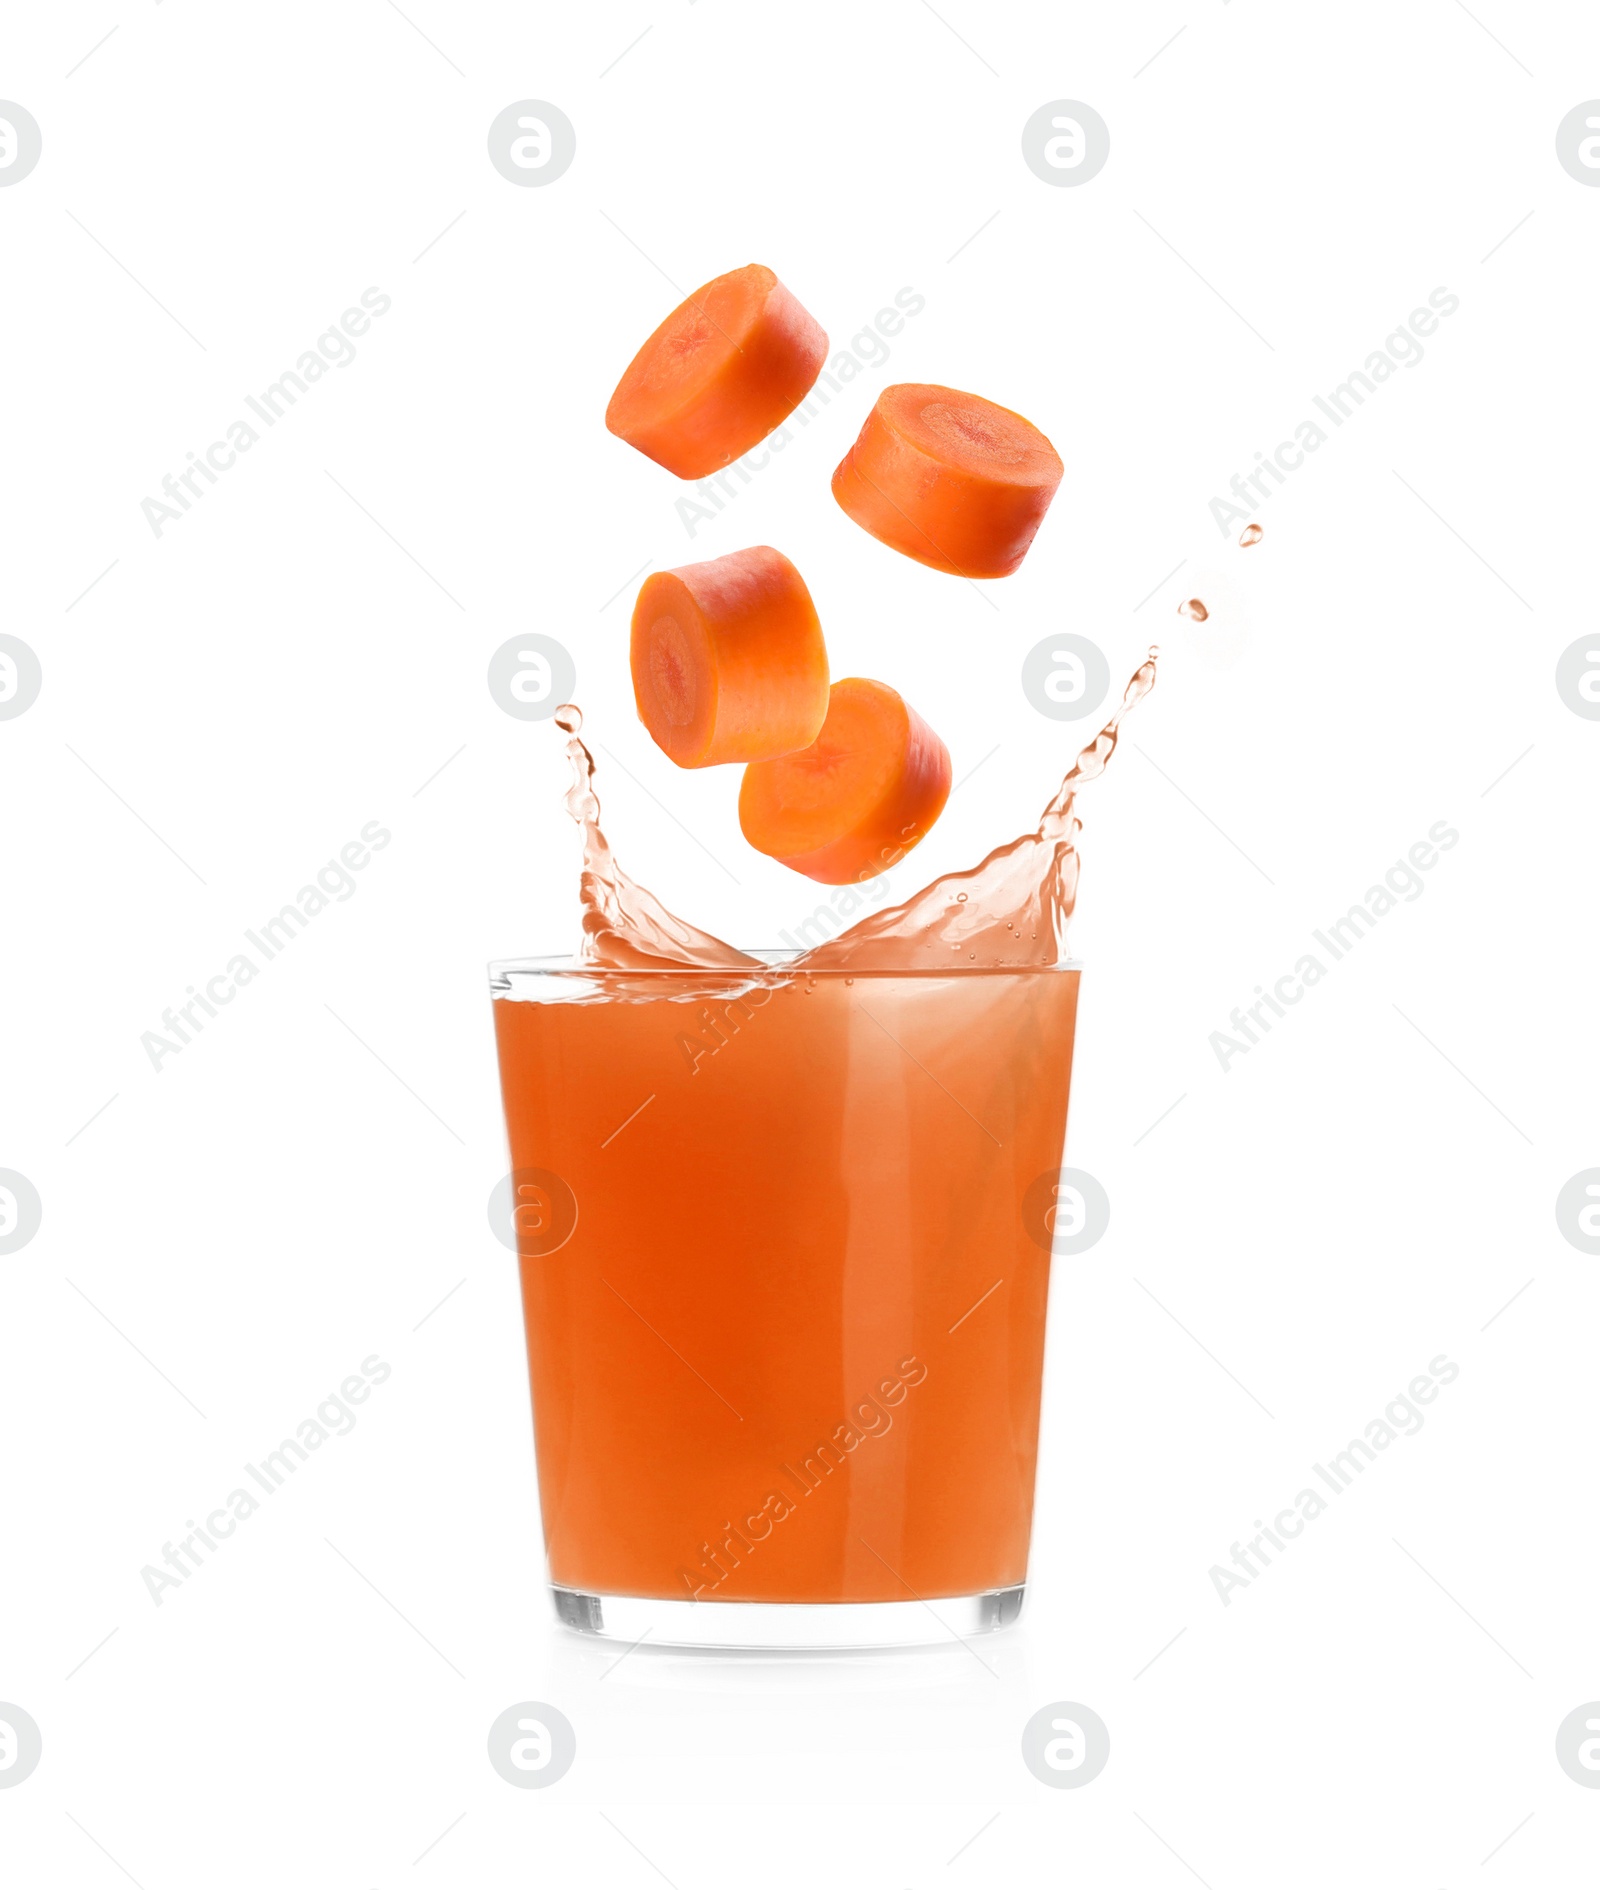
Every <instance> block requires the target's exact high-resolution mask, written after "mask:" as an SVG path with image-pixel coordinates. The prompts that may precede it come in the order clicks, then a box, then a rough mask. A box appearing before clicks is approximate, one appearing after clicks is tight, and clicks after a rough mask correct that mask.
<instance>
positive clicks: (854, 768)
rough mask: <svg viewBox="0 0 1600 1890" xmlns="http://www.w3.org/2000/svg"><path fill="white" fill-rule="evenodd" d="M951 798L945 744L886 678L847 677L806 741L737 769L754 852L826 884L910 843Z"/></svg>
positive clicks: (883, 860)
mask: <svg viewBox="0 0 1600 1890" xmlns="http://www.w3.org/2000/svg"><path fill="white" fill-rule="evenodd" d="M949 798H950V751H949V749H948V748H946V747H945V745H944V743H943V742H942V741H940V739H939V737H938V736H937V735H935V734H934V732H933V730H932V729H931V728H929V726H928V724H927V723H926V722H924V721H923V719H922V717H921V716H920V715H918V714H917V712H916V711H915V710H914V709H913V708H911V707H910V706H909V704H907V703H906V702H905V701H903V700H902V699H901V697H900V696H899V695H898V694H897V693H896V692H895V691H894V690H893V689H891V688H890V687H889V686H888V685H887V683H881V682H869V681H867V680H866V679H865V678H864V677H860V676H847V677H846V678H845V679H844V680H843V681H842V682H836V683H835V684H834V685H833V688H832V689H831V690H830V691H829V696H828V719H827V720H826V721H825V722H824V723H823V725H822V732H821V734H819V735H818V737H817V739H816V740H815V741H814V742H813V743H812V744H811V746H810V747H809V748H803V749H801V750H800V752H799V753H798V754H793V755H784V756H782V757H781V758H780V759H779V760H777V761H758V762H755V763H754V764H753V765H752V766H750V767H748V768H746V769H745V771H744V780H743V782H742V783H741V785H740V788H739V825H740V827H742V828H743V830H744V837H745V839H747V840H748V841H749V842H750V844H751V846H753V847H754V848H755V849H756V851H757V852H758V853H765V854H768V855H769V856H770V857H771V858H773V859H775V860H780V861H782V863H783V864H784V865H785V866H789V867H793V869H794V870H795V872H797V873H804V874H805V875H806V876H807V877H808V878H810V879H820V880H821V881H823V883H824V884H825V885H829V886H843V885H847V884H848V883H849V882H851V881H852V880H862V879H870V878H871V877H872V875H873V874H874V873H881V872H882V871H883V870H884V868H885V867H887V866H892V865H893V864H894V862H895V861H896V860H898V859H899V858H900V857H901V856H902V855H903V854H905V853H907V852H909V851H910V850H911V848H912V847H914V846H915V845H916V844H917V842H918V841H919V840H921V839H922V838H923V837H924V836H925V835H926V834H927V833H928V831H929V829H930V828H931V827H932V826H933V823H934V822H935V821H936V820H937V819H938V818H939V816H940V814H941V813H942V812H943V811H944V804H945V802H946V801H947V800H948V799H949Z"/></svg>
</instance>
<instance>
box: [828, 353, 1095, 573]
mask: <svg viewBox="0 0 1600 1890" xmlns="http://www.w3.org/2000/svg"><path fill="white" fill-rule="evenodd" d="M1061 473H1062V466H1061V461H1060V459H1059V457H1058V456H1057V454H1056V449H1055V448H1054V447H1053V446H1052V445H1051V444H1050V442H1049V441H1048V440H1047V439H1046V438H1045V436H1044V435H1043V434H1042V433H1041V432H1040V431H1039V429H1038V428H1037V427H1036V426H1034V425H1033V423H1032V422H1031V421H1029V420H1024V419H1023V417H1022V415H1021V414H1019V413H1013V412H1012V411H1011V410H1010V408H1009V407H997V406H996V405H995V404H994V402H993V401H992V400H980V399H979V397H978V396H977V395H976V394H962V393H958V392H957V391H956V389H955V388H953V387H935V386H932V385H930V384H928V383H925V382H918V381H902V382H901V383H900V384H899V385H897V386H894V387H886V388H885V389H884V390H883V392H882V393H881V394H879V396H878V398H877V400H876V401H875V402H874V404H873V408H872V411H871V413H869V414H868V415H867V420H866V425H865V426H863V427H862V429H861V433H860V436H859V438H858V439H857V440H856V443H855V445H854V446H852V447H851V449H850V451H849V452H848V453H846V454H845V456H844V458H843V459H842V460H841V461H840V462H839V466H838V470H837V471H836V472H835V473H834V475H833V496H834V497H835V498H836V499H837V500H838V501H839V503H840V505H842V506H843V507H844V509H845V511H847V512H848V513H849V514H850V516H851V517H852V518H853V519H854V520H855V522H856V523H857V524H858V525H859V526H860V527H861V528H862V530H863V531H869V532H871V534H872V535H873V537H874V538H877V539H881V540H882V541H883V543H884V544H886V545H889V546H891V547H892V548H893V549H894V550H896V551H903V552H904V553H905V555H906V556H907V557H908V558H915V559H916V560H917V562H918V563H919V564H930V565H932V566H933V568H934V570H935V571H949V572H951V573H952V574H953V575H954V576H956V577H969V578H996V577H1007V576H1009V575H1010V573H1011V572H1013V571H1015V570H1016V568H1017V566H1018V565H1019V564H1021V562H1022V560H1023V558H1024V556H1025V555H1026V553H1027V549H1028V547H1029V545H1031V544H1032V543H1033V535H1034V533H1035V532H1036V531H1038V529H1039V524H1040V521H1041V520H1042V519H1043V518H1044V515H1045V513H1046V511H1048V510H1049V506H1050V501H1051V499H1052V498H1054V496H1055V490H1056V487H1057V486H1058V485H1060V483H1061Z"/></svg>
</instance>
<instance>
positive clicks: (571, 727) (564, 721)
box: [555, 702, 583, 735]
mask: <svg viewBox="0 0 1600 1890" xmlns="http://www.w3.org/2000/svg"><path fill="white" fill-rule="evenodd" d="M555 721H556V727H557V728H558V729H560V731H561V733H562V734H563V735H576V734H577V733H578V732H579V731H580V730H581V729H582V727H583V711H582V709H580V708H579V707H578V705H577V703H575V702H563V703H562V705H561V707H560V708H559V709H557V710H556V716H555Z"/></svg>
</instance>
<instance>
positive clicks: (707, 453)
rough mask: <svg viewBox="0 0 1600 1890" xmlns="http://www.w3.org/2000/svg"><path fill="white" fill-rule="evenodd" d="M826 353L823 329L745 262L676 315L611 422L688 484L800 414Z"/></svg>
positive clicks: (632, 377)
mask: <svg viewBox="0 0 1600 1890" xmlns="http://www.w3.org/2000/svg"><path fill="white" fill-rule="evenodd" d="M827 353H828V337H827V335H826V334H825V333H824V332H823V329H822V326H821V324H820V323H819V322H817V321H814V320H813V319H812V317H811V316H810V315H808V314H807V313H806V311H805V310H804V309H803V308H802V307H801V306H800V304H799V303H798V302H797V301H796V300H795V298H794V297H793V296H792V295H791V294H790V293H789V291H788V290H787V289H786V288H785V287H784V286H783V284H782V283H781V282H780V281H779V280H778V278H777V277H776V276H775V275H774V274H773V273H772V271H771V270H770V269H767V268H765V267H764V266H763V265H762V264H761V263H746V265H745V266H744V268H743V269H731V270H729V272H728V274H727V275H725V276H718V277H717V278H716V280H715V281H713V282H708V283H707V284H706V285H705V287H704V288H702V289H696V290H695V292H694V294H693V295H691V296H690V297H689V299H688V301H687V302H683V303H680V304H679V306H678V307H677V308H675V309H674V310H673V311H672V313H671V314H670V315H669V316H668V317H667V319H666V320H665V321H664V322H663V323H662V324H661V326H660V327H659V328H658V329H657V330H656V332H655V333H654V334H653V335H652V336H651V337H650V339H649V340H648V341H647V342H646V343H645V344H644V346H643V347H642V348H641V349H640V350H639V352H638V353H637V354H636V355H635V356H634V357H633V360H632V361H631V362H630V363H629V364H628V370H627V372H626V373H625V374H624V375H623V377H622V379H621V380H620V381H618V383H617V391H616V392H615V393H614V394H613V395H612V396H611V404H610V406H608V407H607V408H606V425H607V426H608V427H609V428H610V429H611V431H612V432H613V433H615V434H616V435H617V436H618V438H619V439H624V440H626V441H627V442H628V444H629V445H630V446H636V447H638V449H639V451H640V452H641V453H643V454H644V455H645V456H646V458H648V459H653V460H654V461H655V462H656V464H657V465H658V466H665V467H666V469H667V471H668V472H671V473H676V474H677V475H678V477H679V478H680V479H703V478H704V477H705V475H706V474H707V473H712V472H715V471H716V470H717V468H718V467H719V466H726V465H728V464H729V463H730V461H732V460H736V459H737V458H738V457H739V456H740V454H741V453H748V452H749V451H750V449H751V447H752V446H755V445H757V444H758V443H759V442H760V441H762V440H764V439H765V438H766V437H767V435H768V434H769V433H770V432H772V430H773V428H774V427H776V426H778V425H780V424H781V423H782V422H783V421H784V420H786V419H787V418H788V417H789V415H790V414H791V413H793V412H794V410H795V408H796V407H798V406H799V405H800V403H801V401H802V400H804V399H805V397H806V395H807V393H808V392H809V391H810V389H811V385H812V383H813V382H814V381H815V380H816V378H817V375H818V373H819V372H820V371H821V368H822V363H823V361H824V360H825V359H826V357H827Z"/></svg>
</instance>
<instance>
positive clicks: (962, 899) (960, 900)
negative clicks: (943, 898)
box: [956, 893, 967, 906]
mask: <svg viewBox="0 0 1600 1890" xmlns="http://www.w3.org/2000/svg"><path fill="white" fill-rule="evenodd" d="M966 903H967V895H966V894H965V893H957V894H956V904H957V905H958V906H964V905H965V904H966Z"/></svg>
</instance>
